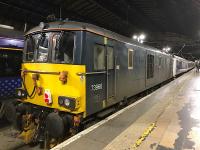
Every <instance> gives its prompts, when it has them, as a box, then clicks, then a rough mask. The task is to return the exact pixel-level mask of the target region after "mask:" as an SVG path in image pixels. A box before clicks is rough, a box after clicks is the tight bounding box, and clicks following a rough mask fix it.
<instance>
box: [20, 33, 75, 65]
mask: <svg viewBox="0 0 200 150" xmlns="http://www.w3.org/2000/svg"><path fill="white" fill-rule="evenodd" d="M74 48H75V34H74V32H71V31H70V32H45V33H37V34H34V35H29V36H28V37H27V38H26V41H25V47H24V51H25V54H24V61H25V62H34V61H36V62H42V63H47V62H53V63H65V64H71V63H73V55H74ZM34 57H35V59H34ZM50 57H51V58H50Z"/></svg>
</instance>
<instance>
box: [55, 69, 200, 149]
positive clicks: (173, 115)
mask: <svg viewBox="0 0 200 150" xmlns="http://www.w3.org/2000/svg"><path fill="white" fill-rule="evenodd" d="M54 149H65V150H102V149H104V150H131V149H138V150H151V149H153V150H200V74H199V73H196V72H195V71H193V70H192V71H190V72H188V73H186V74H184V75H183V76H181V77H179V78H178V79H176V80H174V81H172V82H170V83H169V84H167V85H165V86H163V87H162V88H160V89H158V90H156V91H155V92H153V93H152V94H150V95H148V96H147V97H145V98H142V99H141V100H139V101H138V102H136V103H135V104H132V105H130V106H128V107H127V108H125V109H123V110H121V111H120V112H117V114H113V115H112V116H110V117H108V118H107V119H106V120H103V121H101V122H99V123H97V124H96V125H94V126H92V127H90V128H88V129H86V130H85V131H83V132H81V133H79V134H77V135H75V136H74V137H72V138H71V139H68V140H67V141H65V142H63V143H61V144H60V145H58V146H56V147H55V148H54Z"/></svg>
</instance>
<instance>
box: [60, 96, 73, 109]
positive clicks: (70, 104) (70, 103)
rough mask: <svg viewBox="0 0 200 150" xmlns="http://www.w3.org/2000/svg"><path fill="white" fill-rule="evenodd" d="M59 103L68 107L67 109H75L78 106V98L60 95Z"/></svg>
mask: <svg viewBox="0 0 200 150" xmlns="http://www.w3.org/2000/svg"><path fill="white" fill-rule="evenodd" d="M58 104H59V105H60V106H63V107H66V108H67V109H70V110H74V109H75V108H76V99H74V98H71V97H65V96H59V97H58Z"/></svg>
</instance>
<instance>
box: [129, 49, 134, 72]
mask: <svg viewBox="0 0 200 150" xmlns="http://www.w3.org/2000/svg"><path fill="white" fill-rule="evenodd" d="M128 69H133V49H128Z"/></svg>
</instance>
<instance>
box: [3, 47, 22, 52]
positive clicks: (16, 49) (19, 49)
mask: <svg viewBox="0 0 200 150" xmlns="http://www.w3.org/2000/svg"><path fill="white" fill-rule="evenodd" d="M0 50H14V51H22V49H21V48H6V47H0Z"/></svg>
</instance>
